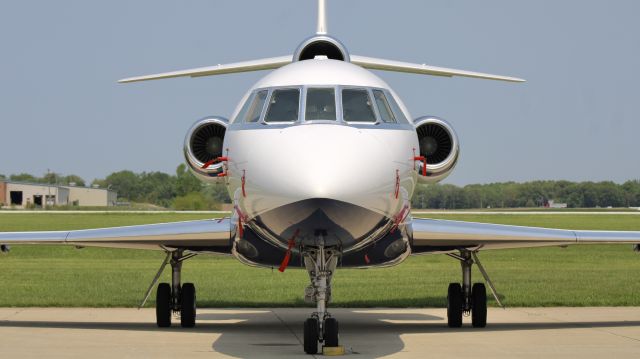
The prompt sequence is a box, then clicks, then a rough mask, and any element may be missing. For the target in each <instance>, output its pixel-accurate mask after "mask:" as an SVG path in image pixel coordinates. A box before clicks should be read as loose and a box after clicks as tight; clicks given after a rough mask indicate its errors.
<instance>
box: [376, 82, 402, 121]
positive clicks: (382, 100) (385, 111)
mask: <svg viewBox="0 0 640 359" xmlns="http://www.w3.org/2000/svg"><path fill="white" fill-rule="evenodd" d="M373 98H374V99H375V100H376V106H377V107H378V114H380V119H381V120H382V122H385V123H395V122H396V118H395V116H393V112H392V111H391V107H390V106H389V102H387V98H386V97H385V95H384V92H382V91H380V90H373Z"/></svg>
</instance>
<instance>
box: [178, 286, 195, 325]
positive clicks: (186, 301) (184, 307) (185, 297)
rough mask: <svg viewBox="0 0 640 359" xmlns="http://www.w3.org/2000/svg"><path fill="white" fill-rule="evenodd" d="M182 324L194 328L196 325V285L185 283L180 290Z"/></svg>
mask: <svg viewBox="0 0 640 359" xmlns="http://www.w3.org/2000/svg"><path fill="white" fill-rule="evenodd" d="M180 325H181V326H182V327H183V328H193V327H194V326H195V325H196V287H195V286H194V285H193V283H185V284H183V285H182V289H181V290H180Z"/></svg>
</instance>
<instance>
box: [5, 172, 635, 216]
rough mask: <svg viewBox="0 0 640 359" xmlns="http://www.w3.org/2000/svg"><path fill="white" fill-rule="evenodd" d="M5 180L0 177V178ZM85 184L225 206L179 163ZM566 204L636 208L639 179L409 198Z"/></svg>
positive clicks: (430, 202)
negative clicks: (170, 167) (169, 168)
mask: <svg viewBox="0 0 640 359" xmlns="http://www.w3.org/2000/svg"><path fill="white" fill-rule="evenodd" d="M2 178H7V177H6V176H4V175H1V174H0V179H2ZM8 179H9V180H12V181H21V182H33V183H46V184H57V185H69V184H72V183H75V185H76V186H85V185H86V182H85V181H84V180H83V179H82V178H81V177H80V176H77V175H73V174H72V175H61V174H57V173H53V172H48V173H46V174H45V175H43V176H42V177H36V176H33V175H31V174H27V173H21V174H16V175H10V176H9V177H8ZM91 185H92V186H93V185H98V186H99V187H100V188H108V189H111V190H114V191H116V192H118V198H119V199H118V200H119V201H120V202H127V201H130V202H136V203H150V204H154V205H158V206H162V207H166V208H173V209H178V210H184V209H195V210H200V209H201V210H205V209H217V208H219V206H220V204H221V203H229V202H230V199H229V195H228V193H227V190H226V188H225V186H222V185H207V184H203V183H202V182H201V181H199V180H198V179H197V178H195V176H193V174H191V172H189V170H188V169H187V167H186V166H185V165H184V164H181V165H179V166H178V167H177V168H176V172H175V174H167V173H163V172H141V173H135V172H133V171H127V170H125V171H118V172H114V173H111V174H110V175H108V176H107V177H105V178H104V179H96V180H94V181H93V182H92V183H91ZM551 200H553V201H555V202H560V203H566V204H567V206H568V207H570V208H595V207H640V180H631V181H627V182H625V183H623V184H617V183H614V182H570V181H531V182H524V183H516V182H505V183H490V184H472V185H467V186H463V187H460V186H455V185H452V184H435V185H419V186H417V188H416V191H415V193H414V196H413V198H412V206H413V207H414V208H425V209H426V208H428V209H468V208H521V207H543V206H545V205H546V204H547V203H549V201H551Z"/></svg>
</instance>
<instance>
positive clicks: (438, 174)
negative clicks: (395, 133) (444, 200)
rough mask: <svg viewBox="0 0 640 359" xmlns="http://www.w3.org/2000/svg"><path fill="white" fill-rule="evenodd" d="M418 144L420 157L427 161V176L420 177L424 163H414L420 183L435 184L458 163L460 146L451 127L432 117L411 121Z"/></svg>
mask: <svg viewBox="0 0 640 359" xmlns="http://www.w3.org/2000/svg"><path fill="white" fill-rule="evenodd" d="M413 124H414V126H415V127H416V133H417V134H418V142H419V144H420V156H424V157H425V158H426V160H427V175H426V176H423V175H422V173H423V172H422V168H423V166H424V163H423V162H422V161H416V170H417V171H418V173H419V176H418V181H419V182H420V183H425V184H430V183H437V182H440V181H442V180H443V179H445V178H447V176H449V174H450V173H451V171H453V168H454V167H455V166H456V163H457V162H458V155H459V154H460V146H459V144H458V136H457V135H456V132H455V131H454V130H453V127H451V125H450V124H449V123H448V122H447V121H445V120H442V119H440V118H437V117H433V116H424V117H420V118H417V119H415V120H414V121H413Z"/></svg>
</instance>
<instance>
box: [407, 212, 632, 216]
mask: <svg viewBox="0 0 640 359" xmlns="http://www.w3.org/2000/svg"><path fill="white" fill-rule="evenodd" d="M411 214H414V215H415V214H445V215H454V216H457V215H464V214H473V215H478V214H491V215H493V214H506V215H510V214H513V215H521V216H522V215H556V214H561V215H610V216H613V215H636V216H637V215H640V211H637V212H577V211H572V212H544V211H532V212H516V211H513V212H511V211H492V212H483V211H411Z"/></svg>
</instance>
